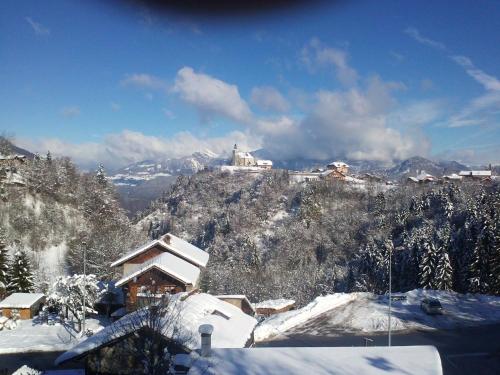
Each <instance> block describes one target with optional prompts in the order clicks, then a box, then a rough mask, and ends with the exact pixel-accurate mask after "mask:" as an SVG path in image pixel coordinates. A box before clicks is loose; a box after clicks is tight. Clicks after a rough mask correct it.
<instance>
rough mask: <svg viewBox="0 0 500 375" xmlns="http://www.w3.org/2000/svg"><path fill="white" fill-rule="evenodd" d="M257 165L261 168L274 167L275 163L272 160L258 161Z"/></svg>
mask: <svg viewBox="0 0 500 375" xmlns="http://www.w3.org/2000/svg"><path fill="white" fill-rule="evenodd" d="M256 164H257V165H258V166H259V167H261V166H262V167H267V166H272V165H273V162H272V161H271V160H257V161H256Z"/></svg>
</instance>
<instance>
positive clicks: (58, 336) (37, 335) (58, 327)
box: [0, 318, 103, 354]
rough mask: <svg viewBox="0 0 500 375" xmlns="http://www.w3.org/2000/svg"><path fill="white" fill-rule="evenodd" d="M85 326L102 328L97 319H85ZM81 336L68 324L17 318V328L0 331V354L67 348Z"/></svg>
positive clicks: (94, 328)
mask: <svg viewBox="0 0 500 375" xmlns="http://www.w3.org/2000/svg"><path fill="white" fill-rule="evenodd" d="M87 328H88V329H91V330H93V331H94V332H97V331H99V330H101V329H102V328H103V325H102V324H101V322H100V321H99V320H97V319H87ZM81 340H82V338H80V337H79V334H78V333H77V332H75V330H74V329H73V328H72V327H71V326H70V325H68V324H65V323H64V324H62V323H59V322H56V323H55V324H54V325H48V324H40V323H39V321H38V319H37V318H35V319H29V320H19V321H18V325H17V328H15V329H13V330H7V329H4V330H2V331H0V354H7V353H9V354H10V353H27V352H49V351H50V352H51V351H62V350H68V349H70V348H71V347H73V346H74V345H75V344H76V343H77V342H79V341H81Z"/></svg>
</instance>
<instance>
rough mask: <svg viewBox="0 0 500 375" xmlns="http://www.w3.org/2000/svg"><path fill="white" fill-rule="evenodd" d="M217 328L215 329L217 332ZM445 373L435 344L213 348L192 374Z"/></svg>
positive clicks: (197, 361)
mask: <svg viewBox="0 0 500 375" xmlns="http://www.w3.org/2000/svg"><path fill="white" fill-rule="evenodd" d="M215 332H216V331H214V333H215ZM305 371H307V373H310V374H315V375H326V374H330V375H331V374H342V375H359V374H364V375H387V374H389V373H390V374H391V375H442V374H443V370H442V367H441V358H440V357H439V353H438V351H437V349H436V348H435V347H434V346H392V347H390V348H389V347H386V346H380V347H334V348H328V347H319V348H314V347H307V348H300V347H275V348H272V347H271V348H251V349H212V352H211V355H210V357H200V358H199V359H198V360H196V361H194V363H193V365H192V367H191V369H190V370H189V372H188V374H189V375H201V374H207V375H214V374H227V375H232V374H234V375H236V374H238V375H260V374H271V375H281V374H287V375H295V374H296V375H302V374H304V372H305Z"/></svg>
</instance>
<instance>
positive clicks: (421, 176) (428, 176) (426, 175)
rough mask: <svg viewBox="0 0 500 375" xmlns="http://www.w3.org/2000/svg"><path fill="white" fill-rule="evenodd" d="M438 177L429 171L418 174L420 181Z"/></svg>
mask: <svg viewBox="0 0 500 375" xmlns="http://www.w3.org/2000/svg"><path fill="white" fill-rule="evenodd" d="M435 179H436V177H434V176H433V175H431V174H429V173H425V172H422V173H420V174H419V175H418V176H417V180H418V181H425V180H435Z"/></svg>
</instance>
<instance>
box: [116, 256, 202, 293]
mask: <svg viewBox="0 0 500 375" xmlns="http://www.w3.org/2000/svg"><path fill="white" fill-rule="evenodd" d="M151 268H157V269H159V270H160V271H163V272H165V273H167V274H168V275H170V276H172V277H173V278H175V279H177V280H179V281H182V282H183V283H185V284H192V285H196V282H197V281H198V277H199V276H200V269H199V267H197V266H195V265H193V264H192V263H189V262H187V261H185V260H184V259H182V258H179V257H178V256H176V255H174V254H172V253H162V254H160V255H157V256H155V257H154V258H151V259H149V260H147V261H145V262H144V263H140V264H137V265H134V266H133V267H132V268H131V269H130V270H129V272H128V273H127V274H126V275H124V276H123V277H122V278H121V279H120V280H118V281H117V282H116V286H122V285H123V284H125V283H126V282H128V281H130V280H132V279H133V278H134V277H137V276H139V275H141V274H143V273H144V272H146V271H148V270H150V269H151Z"/></svg>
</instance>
